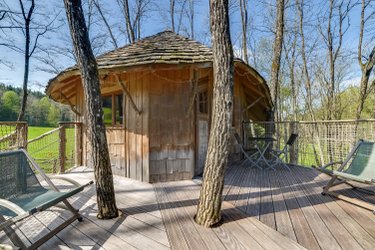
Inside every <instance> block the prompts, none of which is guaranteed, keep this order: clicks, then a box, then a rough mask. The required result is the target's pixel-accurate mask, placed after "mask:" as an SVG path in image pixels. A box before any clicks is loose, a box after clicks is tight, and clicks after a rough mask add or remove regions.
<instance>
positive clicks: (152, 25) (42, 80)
mask: <svg viewBox="0 0 375 250" xmlns="http://www.w3.org/2000/svg"><path fill="white" fill-rule="evenodd" d="M323 1H324V0H323ZM5 2H6V3H7V4H9V6H11V7H13V8H16V9H17V8H19V6H18V4H17V3H18V1H14V0H5ZM40 2H42V3H43V5H42V6H37V8H36V9H37V12H38V13H42V12H43V11H45V10H46V9H49V11H50V10H51V9H52V10H53V11H54V12H55V13H59V19H65V13H64V9H63V5H62V2H63V1H62V0H61V1H59V3H61V4H56V3H57V2H55V3H54V4H51V2H53V1H47V0H40V1H37V4H38V3H40ZM102 2H105V6H104V10H105V11H107V12H108V13H113V12H112V11H114V10H115V9H118V8H119V7H118V5H117V3H116V0H108V1H102ZM252 3H253V4H252ZM168 4H169V1H167V0H161V1H158V8H159V10H153V11H152V12H150V14H149V16H148V19H147V20H146V21H145V22H144V25H143V31H142V36H143V37H146V36H149V35H152V34H155V33H157V32H160V31H163V30H165V29H168V27H169V21H168V14H167V12H166V10H167V8H168ZM0 7H1V5H0ZM160 9H164V10H165V11H160ZM195 10H196V15H195V28H196V39H197V40H198V41H201V42H203V43H204V44H206V45H209V43H210V41H209V38H207V37H208V36H207V35H208V34H209V19H208V18H209V4H208V0H199V1H197V3H196V7H195ZM261 11H262V10H261V6H260V5H259V4H258V3H257V1H255V0H250V5H249V14H250V15H254V16H255V18H254V23H256V25H254V26H255V27H257V29H258V33H257V34H258V36H260V37H261V36H268V37H269V36H270V33H267V32H265V31H262V18H260V17H259V16H260V15H261V14H262V13H261ZM313 11H314V12H316V11H319V10H313ZM162 13H164V14H162ZM257 15H258V17H257ZM114 16H116V18H121V17H120V15H119V14H117V15H114ZM358 17H359V11H358V8H357V9H355V10H354V11H353V12H352V14H351V26H350V28H349V30H348V32H347V34H346V40H345V41H346V42H345V46H346V47H352V48H355V47H356V46H357V40H358V39H357V36H358V35H357V32H358V26H359V25H358V21H357V20H358ZM36 18H40V17H36ZM110 21H111V19H110ZM112 21H113V20H112ZM99 25H100V24H99ZM124 27H125V26H124ZM124 27H122V28H124ZM239 28H240V20H239V15H238V14H232V16H231V29H232V33H234V35H232V40H233V41H234V43H236V42H238V34H239ZM7 32H8V31H7ZM3 35H4V34H3ZM11 37H12V38H13V39H14V42H15V43H16V44H17V45H18V46H20V47H23V46H24V45H23V41H24V38H23V36H22V35H21V34H19V33H17V32H16V31H13V32H12V33H11ZM47 37H48V39H46V38H43V39H40V44H41V45H43V46H54V45H56V44H60V45H62V44H63V43H64V42H63V41H65V43H67V42H69V41H70V34H69V30H68V28H67V26H66V25H65V26H63V27H60V28H59V29H58V30H56V31H55V33H50V34H48V36H47ZM0 38H1V37H0ZM122 45H124V41H122V44H121V46H122ZM104 50H108V49H104ZM234 50H235V51H236V50H239V48H238V47H236V45H235V47H234ZM40 56H43V55H40ZM353 56H355V55H353ZM0 60H3V61H8V62H10V63H11V64H12V67H11V68H9V67H7V66H4V65H1V64H0V83H5V84H10V85H13V86H22V80H23V72H24V59H23V55H22V54H20V53H18V52H15V51H13V50H10V49H9V48H6V47H4V46H0ZM58 61H59V63H60V66H61V67H62V68H61V69H63V68H65V67H69V66H71V65H72V64H73V63H74V62H73V61H72V60H69V59H67V58H66V57H61V58H58ZM30 64H31V70H30V75H29V86H30V88H31V89H33V90H41V91H43V90H44V86H46V84H47V82H48V80H49V79H50V78H52V77H54V76H55V74H54V73H47V72H43V71H41V70H40V69H38V66H41V62H40V61H38V60H36V59H34V58H32V59H31V62H30ZM353 67H354V69H355V68H356V67H357V66H355V65H353ZM354 72H358V70H357V69H355V70H354ZM351 78H352V79H347V80H346V81H347V82H348V84H351V83H352V82H354V83H355V82H357V78H358V74H357V75H356V74H353V75H352V76H351Z"/></svg>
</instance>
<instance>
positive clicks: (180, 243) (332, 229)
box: [0, 165, 375, 250]
mask: <svg viewBox="0 0 375 250" xmlns="http://www.w3.org/2000/svg"><path fill="white" fill-rule="evenodd" d="M291 169H292V171H291V172H289V171H287V170H277V171H260V170H258V169H251V168H246V167H238V166H235V165H233V166H231V167H229V168H228V171H227V174H226V186H225V189H224V196H225V202H224V203H223V219H224V221H223V224H222V225H221V226H220V227H217V228H213V229H206V228H203V227H200V226H198V225H197V224H195V223H194V222H193V216H194V214H195V211H196V204H197V201H198V196H199V187H200V186H199V180H194V181H179V182H167V183H159V184H155V185H151V184H145V183H141V182H138V181H133V180H130V179H126V178H122V177H115V189H116V194H117V196H116V198H117V204H118V207H119V208H120V209H121V210H123V211H124V216H123V217H121V218H117V219H113V220H106V221H103V220H98V219H96V217H95V216H96V198H95V187H94V186H91V187H90V188H88V189H86V190H85V191H84V192H83V193H81V194H80V195H77V196H76V197H75V198H73V199H71V201H72V203H73V206H75V207H81V213H82V215H83V216H84V222H83V223H79V222H74V223H73V224H72V225H70V226H69V227H68V228H66V229H64V230H63V231H62V232H60V233H59V234H57V235H56V236H55V237H53V238H52V239H51V240H49V241H48V242H47V243H46V244H45V245H43V247H42V248H41V249H147V250H148V249H178V250H179V249H301V248H303V247H305V248H307V249H375V215H373V214H372V213H371V212H370V211H367V210H365V209H362V208H359V207H356V206H354V205H351V204H348V203H346V202H343V201H339V200H336V199H334V198H331V197H329V196H322V195H321V194H320V192H321V190H322V187H323V186H324V185H325V183H326V182H327V179H328V177H327V176H326V175H324V174H319V173H318V172H317V171H315V170H313V169H307V168H302V167H291ZM67 176H68V177H70V178H73V179H75V180H77V181H79V182H82V183H85V182H87V181H88V180H92V179H93V173H92V172H91V171H90V170H88V171H87V169H83V168H80V169H78V171H76V172H74V173H70V174H67ZM340 192H343V193H345V194H347V195H350V196H354V197H360V198H362V199H365V200H368V201H370V202H373V203H375V199H374V197H373V196H370V195H367V194H364V193H361V192H358V191H354V190H350V189H349V188H347V189H343V190H342V191H340ZM66 217H67V214H66V212H65V211H63V210H61V209H58V208H56V209H54V210H52V211H48V212H43V213H41V214H39V215H38V216H36V217H32V218H30V220H28V223H23V224H22V225H20V231H21V232H22V235H23V238H24V240H25V241H31V242H33V241H35V240H37V239H38V238H39V237H40V236H41V234H42V233H43V232H45V231H46V230H51V229H53V228H54V227H55V226H56V224H57V223H59V222H61V221H62V220H63V219H64V218H66ZM7 241H8V240H7V239H6V237H5V236H4V235H3V234H0V243H7Z"/></svg>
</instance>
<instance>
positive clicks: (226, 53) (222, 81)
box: [195, 0, 233, 227]
mask: <svg viewBox="0 0 375 250" xmlns="http://www.w3.org/2000/svg"><path fill="white" fill-rule="evenodd" d="M210 24H211V37H212V49H213V73H214V92H213V110H212V125H211V132H210V138H209V143H208V150H207V158H206V163H205V169H204V174H203V183H202V188H201V191H200V197H199V203H198V209H197V215H196V217H195V221H196V222H197V223H198V224H200V225H203V226H205V227H212V226H214V225H216V224H217V223H218V222H220V220H221V215H220V209H221V202H222V192H223V186H224V174H225V167H226V165H227V161H228V154H229V144H228V141H229V139H230V128H231V123H232V121H231V120H232V109H233V51H232V44H231V40H230V32H229V16H228V0H210Z"/></svg>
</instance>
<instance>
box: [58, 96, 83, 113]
mask: <svg viewBox="0 0 375 250" xmlns="http://www.w3.org/2000/svg"><path fill="white" fill-rule="evenodd" d="M60 96H61V97H62V98H63V99H64V100H65V101H66V102H67V103H68V105H69V106H70V108H71V109H72V111H73V112H74V113H75V114H76V115H79V116H81V113H80V112H79V111H78V110H77V109H76V108H75V106H74V105H73V103H72V102H71V101H70V100H69V98H67V97H66V96H65V95H64V94H63V92H62V91H61V90H60Z"/></svg>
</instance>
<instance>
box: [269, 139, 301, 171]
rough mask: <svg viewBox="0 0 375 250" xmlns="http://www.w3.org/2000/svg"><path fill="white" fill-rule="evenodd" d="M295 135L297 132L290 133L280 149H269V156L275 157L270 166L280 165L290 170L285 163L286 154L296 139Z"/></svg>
mask: <svg viewBox="0 0 375 250" xmlns="http://www.w3.org/2000/svg"><path fill="white" fill-rule="evenodd" d="M297 137H298V134H294V133H292V134H291V135H290V136H289V139H288V141H287V142H286V144H285V146H284V148H283V149H282V150H271V156H272V157H273V158H274V159H275V162H274V163H273V164H272V166H276V165H281V166H283V167H285V168H287V169H288V170H289V171H290V168H289V166H288V164H287V163H286V160H287V155H288V153H289V152H290V149H291V147H292V146H293V144H294V142H295V141H296V140H297Z"/></svg>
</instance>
